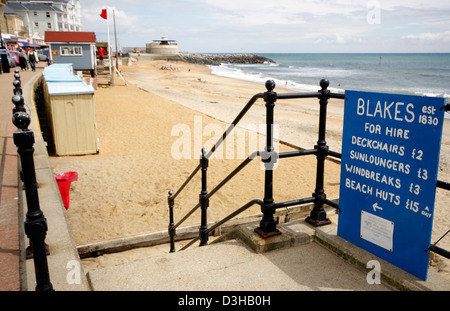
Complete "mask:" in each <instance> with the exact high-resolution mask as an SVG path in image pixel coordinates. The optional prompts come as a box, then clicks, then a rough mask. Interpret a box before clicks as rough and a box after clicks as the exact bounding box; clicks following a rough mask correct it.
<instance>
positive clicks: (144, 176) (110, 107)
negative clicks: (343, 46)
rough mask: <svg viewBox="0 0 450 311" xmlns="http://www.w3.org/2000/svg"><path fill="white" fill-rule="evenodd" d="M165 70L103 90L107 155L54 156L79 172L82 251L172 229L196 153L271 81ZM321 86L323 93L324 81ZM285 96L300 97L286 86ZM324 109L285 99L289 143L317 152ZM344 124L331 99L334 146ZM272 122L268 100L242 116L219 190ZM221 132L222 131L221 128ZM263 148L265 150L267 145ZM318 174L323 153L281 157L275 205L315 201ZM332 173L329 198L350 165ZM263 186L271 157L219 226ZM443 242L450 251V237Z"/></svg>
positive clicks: (444, 216)
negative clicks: (184, 141) (186, 142)
mask: <svg viewBox="0 0 450 311" xmlns="http://www.w3.org/2000/svg"><path fill="white" fill-rule="evenodd" d="M165 64H166V62H164V61H149V60H146V59H145V57H140V58H138V61H137V62H134V63H133V64H132V66H125V65H124V66H121V67H120V69H121V71H122V73H123V76H124V77H125V79H126V81H127V82H128V86H125V85H124V83H123V82H122V81H121V80H120V79H119V78H118V77H116V82H117V83H116V85H115V86H114V87H108V88H98V89H97V90H96V92H95V101H96V109H97V111H96V119H97V128H98V137H99V142H100V153H99V154H97V155H89V156H76V157H51V159H50V161H51V164H52V167H53V171H54V174H55V175H56V174H59V173H62V172H67V171H76V172H78V174H79V178H78V181H77V182H74V183H72V188H71V193H70V207H69V209H68V210H67V215H68V218H69V221H70V224H71V226H72V231H73V235H74V238H75V242H76V243H77V244H78V245H81V244H86V243H90V242H96V241H103V240H110V239H114V238H118V237H127V236H131V235H135V234H140V233H144V232H154V231H161V230H166V229H167V226H168V222H169V214H168V205H167V193H168V191H169V190H170V189H173V190H177V189H178V188H179V187H180V186H181V185H182V183H183V182H184V180H185V179H186V178H187V177H188V176H189V174H190V173H191V172H192V170H193V169H194V168H195V167H196V166H197V165H198V161H199V160H198V155H199V153H200V150H197V149H199V148H195V147H196V146H202V145H203V144H206V145H207V146H209V147H210V146H211V141H213V140H214V142H215V139H211V138H212V137H213V136H214V135H221V134H222V132H223V131H225V130H226V128H227V124H229V123H231V121H232V120H233V119H234V118H235V117H236V115H237V114H238V113H239V112H240V110H241V109H242V108H243V107H244V106H245V104H246V103H247V102H248V100H249V99H250V98H251V97H252V96H253V95H254V94H256V93H261V92H264V91H265V88H264V85H259V84H256V83H251V82H246V81H240V80H234V79H229V78H224V77H218V76H214V75H211V74H210V70H209V68H208V67H206V66H201V65H193V64H186V63H181V62H178V63H171V65H172V66H173V67H174V68H175V69H174V70H161V67H162V66H164V65H165ZM317 85H318V89H320V87H319V81H317ZM275 91H277V92H279V93H283V92H290V91H288V90H283V89H282V88H281V87H278V86H277V88H276V89H275ZM318 112H319V104H318V100H317V99H309V100H289V101H282V100H280V101H278V102H277V103H276V106H275V123H276V124H278V125H279V138H280V140H281V141H284V142H287V143H289V144H290V145H292V146H297V147H300V148H305V149H312V148H313V146H314V145H315V144H316V142H317V133H318ZM342 119H343V102H342V101H339V100H330V103H329V105H328V118H327V143H328V145H329V146H330V149H331V150H334V151H338V152H340V151H341V143H342V141H341V138H342ZM264 123H265V107H264V101H262V100H260V101H258V102H257V103H256V104H255V105H254V107H253V108H252V109H251V110H250V112H249V113H248V114H247V115H246V116H245V117H244V118H243V119H242V121H241V125H242V128H237V129H236V132H237V134H235V135H236V136H235V137H236V139H235V141H234V144H229V145H225V146H224V148H223V149H222V150H219V151H218V152H217V154H218V158H213V159H211V160H210V163H209V168H208V187H209V189H212V188H213V187H214V186H215V185H217V184H218V183H219V182H220V181H221V180H222V179H223V178H224V177H225V176H226V175H228V174H229V173H230V172H231V171H232V170H233V169H234V168H235V167H237V166H238V165H239V164H240V163H241V162H242V161H243V159H240V158H238V159H236V158H237V157H238V150H242V146H243V144H242V143H241V142H240V141H239V139H238V137H245V138H246V144H245V148H244V149H245V152H244V153H245V156H248V155H249V154H250V153H251V152H252V151H255V150H249V148H247V146H249V145H251V146H253V145H254V144H252V143H253V142H254V136H255V135H254V134H253V133H254V132H253V131H247V130H246V129H251V130H253V129H255V128H259V125H260V124H264ZM449 126H450V124H449V120H446V122H445V125H444V133H443V139H442V147H441V160H440V167H439V179H440V180H443V181H450V172H449V163H450V153H449V152H448V151H449V149H450V134H449V133H450V131H449ZM180 129H184V130H185V132H184V134H186V133H187V130H189V132H190V137H189V139H190V140H191V145H192V146H194V148H191V150H189V151H186V150H184V151H186V154H189V155H190V157H189V158H188V159H176V158H175V157H174V154H179V153H177V150H175V151H174V149H173V147H174V145H176V144H177V142H180V137H181V133H182V132H181V130H180ZM217 129H220V130H221V132H220V133H215V132H213V130H217ZM202 132H203V133H202ZM202 134H203V135H202ZM261 134H264V132H262V133H261ZM199 137H200V139H201V140H202V143H201V144H199V143H198V138H199ZM258 139H259V138H258ZM261 140H262V141H264V137H262V139H260V141H261ZM196 142H197V144H196ZM256 148H257V149H259V150H262V149H263V146H262V145H261V144H260V145H259V146H257V147H256ZM276 148H277V149H278V150H279V151H280V152H283V151H291V150H295V148H294V147H291V146H288V145H285V144H283V143H281V144H277V146H276ZM178 151H180V150H178ZM233 152H235V153H236V154H234V155H233V154H232V153H233ZM220 155H222V156H220ZM239 155H240V154H239ZM220 157H222V158H223V159H220ZM315 169H316V158H315V157H314V156H304V157H301V158H289V159H282V160H280V161H279V163H278V166H277V168H276V170H275V171H274V199H275V201H276V202H282V201H287V200H293V199H298V198H304V197H310V196H311V194H312V192H314V188H315ZM325 172H326V175H325V191H326V194H327V197H329V198H332V197H338V196H339V176H340V165H339V164H338V163H336V162H333V161H327V162H326V169H325ZM263 184H264V170H262V169H261V160H260V159H255V160H254V161H252V162H251V164H249V165H248V166H247V167H246V168H245V169H244V170H243V171H242V172H241V174H239V175H238V176H236V177H235V178H234V179H233V180H231V181H230V182H229V183H228V184H227V185H226V186H225V187H224V188H223V189H221V190H220V191H219V192H218V193H217V194H216V195H215V196H213V197H212V198H211V201H210V207H209V209H208V220H209V221H218V220H220V219H222V218H223V217H225V216H226V215H228V214H229V213H231V212H232V211H234V210H236V209H237V208H239V207H240V206H242V205H243V204H245V203H247V202H248V201H250V200H251V199H255V198H258V199H262V198H263V196H264V193H263V190H264V189H263V188H264V186H263ZM199 193H200V179H199V176H197V177H196V178H195V179H194V180H193V181H192V182H191V183H190V184H189V186H188V187H187V188H186V189H185V190H184V192H183V193H182V194H180V196H179V197H178V198H177V202H176V206H175V220H177V219H180V218H181V217H182V216H184V214H185V213H186V212H187V211H189V210H190V209H191V208H192V207H193V206H194V205H195V204H196V203H197V202H198V195H199ZM449 203H450V196H449V195H448V192H447V191H445V190H442V189H437V194H436V206H435V213H434V225H433V236H432V242H433V243H434V242H435V241H436V240H437V239H439V238H440V237H441V236H442V235H443V234H444V233H445V232H447V230H449V229H450V209H449V208H448V206H449V205H450V204H449ZM258 212H259V208H258V207H253V208H251V209H250V210H248V211H246V212H245V213H244V214H243V215H252V214H256V213H258ZM199 221H200V214H199V212H196V213H195V214H194V215H192V216H191V217H190V218H189V219H188V220H187V221H186V223H185V225H186V226H187V225H198V224H199ZM438 245H439V246H440V247H443V248H445V249H450V236H447V237H446V238H444V239H443V240H442V241H441V242H439V244H438ZM432 265H433V269H435V270H436V271H440V272H442V273H443V274H446V275H450V272H449V271H450V268H449V267H450V265H449V263H448V260H447V262H446V261H445V259H442V258H439V257H438V256H432Z"/></svg>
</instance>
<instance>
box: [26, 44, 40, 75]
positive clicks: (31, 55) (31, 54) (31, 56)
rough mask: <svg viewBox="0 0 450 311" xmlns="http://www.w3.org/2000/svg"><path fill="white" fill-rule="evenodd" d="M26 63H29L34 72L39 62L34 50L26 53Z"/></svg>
mask: <svg viewBox="0 0 450 311" xmlns="http://www.w3.org/2000/svg"><path fill="white" fill-rule="evenodd" d="M28 62H29V63H30V66H31V70H32V71H36V63H37V62H39V57H38V55H37V52H36V51H35V50H34V49H31V50H30V51H29V52H28Z"/></svg>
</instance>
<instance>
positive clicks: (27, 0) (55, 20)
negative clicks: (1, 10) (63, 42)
mask: <svg viewBox="0 0 450 311" xmlns="http://www.w3.org/2000/svg"><path fill="white" fill-rule="evenodd" d="M8 7H9V8H10V9H12V10H14V11H15V12H16V14H17V15H19V16H20V17H22V19H23V22H24V27H25V28H26V30H27V31H28V37H29V38H33V39H34V40H36V41H37V40H40V39H43V38H44V34H45V32H46V31H81V27H82V24H81V15H80V8H81V5H80V1H79V0H10V1H8ZM36 43H37V42H36Z"/></svg>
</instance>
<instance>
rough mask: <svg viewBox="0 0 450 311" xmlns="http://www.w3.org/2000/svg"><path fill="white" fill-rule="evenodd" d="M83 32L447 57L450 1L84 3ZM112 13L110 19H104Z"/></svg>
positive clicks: (239, 47)
mask: <svg viewBox="0 0 450 311" xmlns="http://www.w3.org/2000/svg"><path fill="white" fill-rule="evenodd" d="M80 3H81V15H82V18H81V21H82V23H83V27H82V31H94V32H95V33H96V36H97V40H100V41H107V39H108V35H107V29H108V27H107V22H109V30H110V39H111V43H112V45H113V47H115V40H114V22H113V12H114V14H115V21H116V23H115V25H116V34H117V40H118V45H119V49H120V48H121V47H145V44H146V43H151V42H152V41H153V40H157V39H160V38H161V36H163V35H165V36H167V37H168V39H172V40H176V41H177V43H178V45H179V50H180V51H181V52H191V53H436V52H437V53H439V52H445V53H448V52H450V1H449V0H433V1H430V0H426V1H425V0H360V1H358V0H334V1H325V0H276V1H274V0H164V1H163V0H157V1H155V0H127V1H123V0H120V1H119V0H109V1H108V0H95V1H92V0H80ZM102 9H108V20H107V21H106V20H104V19H102V18H101V17H100V13H101V11H102Z"/></svg>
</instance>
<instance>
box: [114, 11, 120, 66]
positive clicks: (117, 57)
mask: <svg viewBox="0 0 450 311" xmlns="http://www.w3.org/2000/svg"><path fill="white" fill-rule="evenodd" d="M113 17H114V38H115V39H116V68H117V70H119V51H118V50H117V33H116V11H115V10H113Z"/></svg>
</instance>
